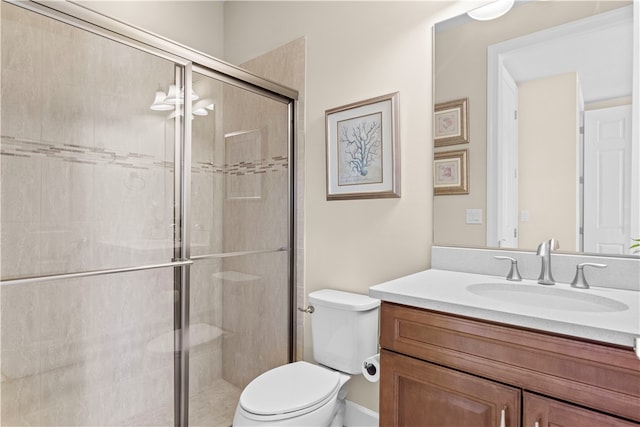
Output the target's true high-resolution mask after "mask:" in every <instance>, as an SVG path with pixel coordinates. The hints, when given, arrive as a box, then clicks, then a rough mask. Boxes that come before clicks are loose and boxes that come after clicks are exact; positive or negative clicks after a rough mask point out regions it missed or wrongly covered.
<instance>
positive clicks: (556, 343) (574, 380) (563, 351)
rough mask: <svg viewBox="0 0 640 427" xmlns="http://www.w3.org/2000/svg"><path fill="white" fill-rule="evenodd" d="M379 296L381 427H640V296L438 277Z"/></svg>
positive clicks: (425, 276) (381, 288) (397, 283)
mask: <svg viewBox="0 0 640 427" xmlns="http://www.w3.org/2000/svg"><path fill="white" fill-rule="evenodd" d="M518 286H520V287H522V288H518ZM478 289H491V290H492V291H491V292H484V293H483V292H477V290H478ZM474 290H475V291H476V292H474ZM580 292H582V293H580ZM370 295H371V296H373V297H377V298H380V299H382V300H383V303H382V308H381V326H380V346H381V351H380V357H381V383H380V425H381V426H401V425H406V426H439V427H444V426H461V425H465V426H466V425H468V426H496V427H500V426H510V427H516V426H527V427H541V426H614V427H615V426H632V425H636V426H637V425H640V359H638V357H637V355H636V353H635V352H634V349H633V343H634V341H635V338H636V337H638V336H639V331H638V328H640V325H639V323H640V321H639V317H638V313H639V312H638V303H639V301H638V300H639V298H638V295H640V294H639V293H638V292H634V291H627V290H616V289H605V288H602V289H590V290H588V291H587V292H585V291H584V290H576V289H571V288H570V287H569V286H568V285H561V284H558V285H557V286H553V287H545V286H542V285H537V284H535V282H533V281H526V280H525V281H523V282H517V283H516V282H507V281H506V280H503V279H501V278H500V277H492V276H487V275H482V274H469V273H458V272H451V271H439V270H427V271H424V272H420V273H417V274H415V275H411V276H407V277H405V278H400V279H397V280H393V281H391V282H387V283H383V284H380V285H377V286H374V287H372V288H370ZM545 298H546V299H547V300H548V302H549V304H545ZM563 298H567V300H562V299H563ZM570 298H575V300H576V301H577V302H576V305H575V306H572V305H571V299H570ZM559 299H560V300H561V301H560V303H558V304H556V305H554V303H553V302H552V301H558V300H559ZM617 304H619V305H617ZM562 307H564V308H562Z"/></svg>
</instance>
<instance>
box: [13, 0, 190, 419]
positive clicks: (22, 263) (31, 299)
mask: <svg viewBox="0 0 640 427" xmlns="http://www.w3.org/2000/svg"><path fill="white" fill-rule="evenodd" d="M1 7H2V25H1V31H2V35H1V41H2V99H1V102H2V109H1V111H2V113H1V114H2V117H1V123H2V128H1V133H2V135H1V138H2V139H1V142H0V143H1V156H0V157H1V162H2V164H1V173H2V177H1V183H0V193H1V203H2V204H1V209H2V210H1V233H0V244H1V248H2V251H1V264H0V270H1V280H2V286H1V287H0V289H1V291H0V292H1V293H0V297H1V305H2V307H1V310H2V319H1V324H0V325H1V353H0V357H1V362H0V368H1V372H2V377H1V382H0V387H1V391H2V395H1V396H2V406H1V415H2V423H3V425H12V426H20V425H39V426H62V425H64V426H73V425H84V426H88V425H92V426H98V425H174V415H173V410H174V350H173V343H174V340H173V337H174V323H173V313H174V304H175V293H174V270H175V269H176V268H178V269H179V268H181V267H175V266H174V265H175V264H174V263H172V259H173V256H174V235H173V224H174V223H175V219H174V205H175V204H176V200H175V197H174V170H175V165H174V146H175V144H176V143H177V142H176V138H175V132H174V131H175V126H176V124H175V120H172V121H169V122H167V121H166V120H165V118H164V117H158V116H157V115H156V114H155V112H154V111H152V110H150V109H149V106H150V104H151V102H152V101H153V95H154V93H155V91H156V89H157V85H158V84H159V83H162V84H167V83H170V82H174V80H175V76H176V64H175V63H174V62H172V61H170V60H167V59H163V58H161V57H158V56H155V55H153V54H150V53H148V52H144V51H141V50H139V49H136V48H133V47H131V46H129V45H125V44H121V43H119V42H116V41H114V40H112V39H109V38H106V37H102V36H100V35H98V34H95V33H91V32H89V31H85V30H83V29H79V28H77V27H74V26H72V25H69V24H67V23H63V22H60V21H58V20H54V19H51V18H49V17H46V16H43V15H41V14H38V13H34V12H31V11H28V10H25V9H23V8H21V7H19V6H16V5H13V4H9V3H6V2H2V3H1ZM150 266H155V267H154V268H150Z"/></svg>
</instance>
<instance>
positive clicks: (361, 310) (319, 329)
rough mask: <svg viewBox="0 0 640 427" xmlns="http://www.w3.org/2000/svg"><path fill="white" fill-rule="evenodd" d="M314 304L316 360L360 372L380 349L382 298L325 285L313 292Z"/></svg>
mask: <svg viewBox="0 0 640 427" xmlns="http://www.w3.org/2000/svg"><path fill="white" fill-rule="evenodd" d="M309 304H310V305H312V306H313V308H314V312H313V314H312V315H311V337H312V342H313V358H314V359H315V360H316V362H318V363H320V364H322V365H325V366H328V367H330V368H333V369H336V370H338V371H341V372H345V373H348V374H360V373H361V367H362V363H363V361H364V359H366V358H367V357H369V356H372V355H374V354H376V353H377V352H378V311H379V307H380V300H377V299H375V298H370V297H368V296H367V295H361V294H354V293H351V292H343V291H337V290H333V289H322V290H319V291H315V292H311V293H310V294H309Z"/></svg>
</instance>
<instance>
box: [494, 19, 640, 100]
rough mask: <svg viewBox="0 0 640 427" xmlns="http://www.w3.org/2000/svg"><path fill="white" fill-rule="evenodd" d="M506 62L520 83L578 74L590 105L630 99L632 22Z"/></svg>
mask: <svg viewBox="0 0 640 427" xmlns="http://www.w3.org/2000/svg"><path fill="white" fill-rule="evenodd" d="M504 58H505V61H504V63H505V66H506V67H507V69H508V70H509V72H510V73H511V75H512V76H513V78H514V79H515V80H516V82H518V83H520V82H524V81H527V80H531V79H538V78H542V77H546V76H552V75H557V74H562V73H568V72H573V71H576V72H577V73H578V80H579V82H580V86H581V88H582V94H583V96H584V100H585V102H587V103H588V102H593V101H599V100H604V99H611V98H618V97H623V96H631V90H632V81H633V76H632V74H633V73H632V70H633V63H632V61H633V21H632V20H629V21H628V22H627V21H625V23H623V24H619V25H615V26H608V27H607V28H599V29H596V30H592V31H588V32H580V33H578V34H572V35H568V36H564V37H562V38H556V39H553V40H548V41H544V42H539V43H536V44H534V45H531V46H528V47H526V48H522V49H519V50H517V51H514V52H509V53H507V54H505V56H504Z"/></svg>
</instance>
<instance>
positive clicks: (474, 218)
mask: <svg viewBox="0 0 640 427" xmlns="http://www.w3.org/2000/svg"><path fill="white" fill-rule="evenodd" d="M467 224H482V209H467Z"/></svg>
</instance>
